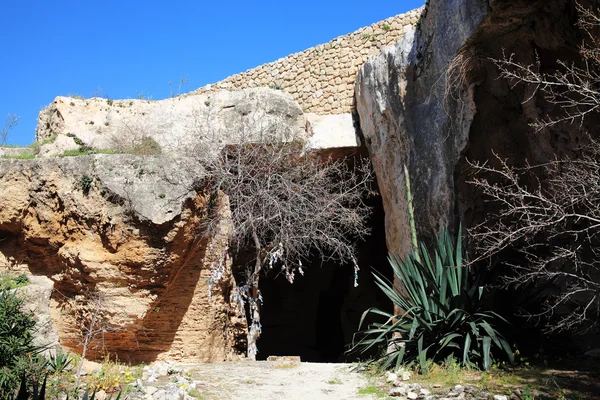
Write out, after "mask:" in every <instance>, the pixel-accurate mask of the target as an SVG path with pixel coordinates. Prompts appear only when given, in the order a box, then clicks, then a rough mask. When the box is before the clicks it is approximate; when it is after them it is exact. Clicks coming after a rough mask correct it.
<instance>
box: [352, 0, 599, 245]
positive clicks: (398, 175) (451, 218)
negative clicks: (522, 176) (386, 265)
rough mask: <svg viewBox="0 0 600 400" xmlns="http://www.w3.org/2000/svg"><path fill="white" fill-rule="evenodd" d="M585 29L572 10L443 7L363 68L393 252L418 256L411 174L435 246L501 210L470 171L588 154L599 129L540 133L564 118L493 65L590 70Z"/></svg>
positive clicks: (476, 4) (544, 5) (478, 3)
mask: <svg viewBox="0 0 600 400" xmlns="http://www.w3.org/2000/svg"><path fill="white" fill-rule="evenodd" d="M576 19H577V13H576V10H575V5H574V3H573V2H569V1H567V0H552V1H525V0H519V1H511V2H503V1H487V0H457V1H442V0H431V1H429V2H428V5H427V6H426V7H425V8H424V10H423V12H422V15H421V19H420V23H419V24H418V25H417V27H415V29H413V30H411V31H410V32H408V33H407V34H406V35H405V36H404V37H403V38H402V39H401V40H400V41H399V42H398V43H397V44H396V45H395V46H393V47H387V48H385V49H384V50H383V51H382V52H381V53H380V54H378V55H375V56H373V57H371V58H370V59H369V60H368V61H367V62H366V63H365V64H364V65H363V66H362V67H361V69H360V70H359V73H358V77H357V82H356V85H355V95H356V104H357V111H358V114H359V116H360V127H361V130H362V133H363V135H364V138H365V142H366V146H367V148H368V150H369V154H370V156H371V159H372V162H373V165H374V167H375V171H376V174H377V179H378V183H379V188H380V191H381V194H382V197H383V201H384V208H385V211H386V229H387V244H388V248H389V250H390V251H393V252H395V253H398V254H406V252H407V251H408V250H409V245H410V243H409V229H408V216H407V212H406V204H405V199H406V193H405V177H404V173H403V166H404V165H406V166H407V168H408V170H409V174H410V177H411V183H412V192H413V197H414V208H415V217H416V225H417V229H418V230H419V231H420V235H421V237H423V238H431V237H432V236H433V235H435V233H436V232H437V231H438V230H439V228H441V227H444V226H448V227H450V228H452V227H453V226H456V224H457V222H459V221H461V222H462V223H463V225H465V227H469V226H472V225H474V224H477V223H481V222H483V221H484V220H485V215H486V212H488V211H489V208H487V207H490V205H489V204H488V202H486V201H485V200H484V199H483V198H482V197H481V194H477V193H475V191H474V189H473V188H472V187H471V185H469V184H468V183H467V181H468V180H469V176H470V173H471V172H472V169H471V168H470V167H469V164H468V163H467V161H466V160H471V161H478V162H481V163H483V162H489V163H492V164H491V165H495V166H498V165H497V163H498V159H497V158H496V157H499V158H500V159H505V160H508V162H509V164H510V165H514V166H523V165H524V164H525V163H526V162H529V163H531V164H532V165H533V164H543V163H544V162H546V161H548V160H552V159H555V158H556V157H557V156H558V157H561V156H564V155H567V156H572V155H574V154H576V152H577V149H576V148H577V146H578V145H579V143H581V141H582V140H585V138H583V135H584V133H583V132H585V131H586V129H587V130H588V131H591V130H593V129H595V126H596V125H597V121H596V120H594V119H593V118H589V119H588V120H587V121H586V122H585V123H584V124H583V126H584V129H572V127H571V128H569V127H558V128H556V129H555V131H556V132H554V133H552V132H546V133H544V134H536V133H535V132H533V131H532V128H531V124H532V123H533V122H534V121H536V120H537V119H540V118H543V117H545V116H548V115H553V113H555V114H554V115H557V114H556V113H558V112H560V110H557V109H556V107H553V106H552V105H551V104H549V103H548V102H547V101H546V99H544V98H543V95H542V94H541V93H539V92H536V91H535V90H534V89H533V88H532V87H528V86H526V85H514V82H509V81H508V80H506V79H501V78H500V77H499V75H500V72H499V69H498V67H497V66H496V65H495V64H494V62H493V59H502V58H503V56H504V55H506V56H509V55H511V54H514V61H516V62H520V63H523V64H524V65H533V64H535V63H536V62H538V61H539V63H540V67H539V68H540V71H553V70H556V60H563V61H567V63H569V62H574V63H576V64H577V63H578V62H581V57H580V55H579V54H577V51H574V49H577V48H578V46H579V45H580V40H581V36H580V33H579V32H578V31H577V28H576V26H575V21H576ZM586 124H589V126H588V125H586ZM594 124H596V125H594ZM494 163H496V164H494Z"/></svg>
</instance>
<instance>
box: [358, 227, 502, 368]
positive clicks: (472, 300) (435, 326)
mask: <svg viewBox="0 0 600 400" xmlns="http://www.w3.org/2000/svg"><path fill="white" fill-rule="evenodd" d="M460 238H461V230H460V228H459V232H458V239H457V241H456V244H454V243H453V242H452V239H451V237H450V235H449V234H448V232H447V231H446V230H442V231H441V232H440V234H439V235H438V237H437V249H436V250H435V252H434V254H433V255H432V254H431V253H430V252H429V251H428V250H427V248H426V247H425V246H424V245H422V244H421V246H420V248H418V249H417V250H415V251H413V253H412V254H410V255H408V256H406V257H405V258H404V259H402V258H400V257H399V256H397V255H390V256H389V261H390V264H391V266H392V269H393V271H394V274H395V276H396V277H397V278H398V280H399V281H400V282H401V283H402V288H396V287H395V286H394V284H393V283H392V282H391V281H389V280H387V279H385V278H384V277H382V276H379V275H375V279H376V283H377V285H378V286H379V288H380V289H381V290H382V291H383V292H384V293H385V295H386V296H387V297H388V298H389V299H390V300H391V301H392V302H393V303H394V305H396V306H397V308H399V309H401V310H403V312H402V313H399V314H392V313H389V312H385V311H382V310H379V309H377V308H371V309H369V310H367V311H365V313H364V314H363V316H362V318H361V321H360V327H362V325H363V322H364V320H365V317H366V316H367V315H368V314H376V315H379V316H383V317H384V318H385V320H384V321H383V322H378V323H374V324H371V325H370V326H369V327H368V328H367V329H365V330H364V331H362V332H359V333H358V334H357V335H358V337H359V338H360V340H358V342H355V345H354V349H355V350H357V351H360V352H362V353H364V352H366V351H368V350H369V349H372V348H374V347H375V348H378V347H384V346H385V347H386V349H387V351H386V352H385V354H383V355H382V356H381V357H380V358H379V360H380V361H381V362H382V364H381V366H382V367H383V368H388V367H390V366H393V365H395V366H396V367H398V366H399V365H401V364H408V365H413V364H417V365H418V366H419V367H420V369H421V371H422V372H423V373H426V372H427V360H434V361H436V360H442V359H444V358H446V357H448V356H449V355H454V356H456V357H458V358H459V359H460V360H461V364H462V365H464V366H469V365H474V364H475V365H479V366H482V367H483V368H484V369H485V370H488V369H489V368H490V367H491V366H492V362H493V360H494V357H493V349H494V350H500V352H502V353H505V354H506V357H507V358H508V359H509V360H510V361H511V362H512V361H513V353H512V351H511V348H510V346H509V344H508V343H507V341H506V340H505V339H504V338H503V336H502V335H500V333H498V331H497V330H496V327H495V326H496V323H497V322H506V321H505V320H504V319H503V318H502V317H501V316H500V315H498V314H497V313H495V312H493V311H491V310H485V309H483V308H482V302H481V297H482V294H483V289H484V288H483V287H482V286H479V285H478V284H477V282H474V283H470V282H469V274H468V272H469V270H468V268H467V267H465V266H464V265H463V254H462V246H461V239H460ZM360 327H359V329H360Z"/></svg>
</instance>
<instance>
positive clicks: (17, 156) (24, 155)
mask: <svg viewBox="0 0 600 400" xmlns="http://www.w3.org/2000/svg"><path fill="white" fill-rule="evenodd" d="M4 158H9V159H13V160H32V159H34V158H35V153H33V152H30V151H27V152H24V153H20V154H15V155H5V156H4Z"/></svg>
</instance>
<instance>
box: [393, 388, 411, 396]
mask: <svg viewBox="0 0 600 400" xmlns="http://www.w3.org/2000/svg"><path fill="white" fill-rule="evenodd" d="M407 392H408V390H407V387H406V386H398V387H393V388H392V389H391V390H390V396H405V395H406V393H407Z"/></svg>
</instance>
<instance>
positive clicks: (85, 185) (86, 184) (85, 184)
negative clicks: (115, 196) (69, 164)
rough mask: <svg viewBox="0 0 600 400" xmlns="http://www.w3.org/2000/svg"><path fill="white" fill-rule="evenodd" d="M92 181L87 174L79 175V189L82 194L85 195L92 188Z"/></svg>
mask: <svg viewBox="0 0 600 400" xmlns="http://www.w3.org/2000/svg"><path fill="white" fill-rule="evenodd" d="M93 182H94V180H93V179H92V178H91V177H89V176H88V175H81V179H80V181H79V184H80V185H81V191H82V192H83V195H84V196H85V197H87V196H88V195H89V194H90V189H91V188H92V183H93Z"/></svg>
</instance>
